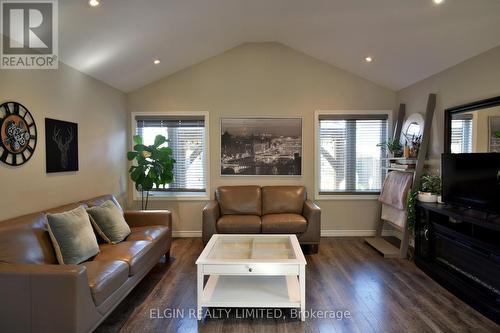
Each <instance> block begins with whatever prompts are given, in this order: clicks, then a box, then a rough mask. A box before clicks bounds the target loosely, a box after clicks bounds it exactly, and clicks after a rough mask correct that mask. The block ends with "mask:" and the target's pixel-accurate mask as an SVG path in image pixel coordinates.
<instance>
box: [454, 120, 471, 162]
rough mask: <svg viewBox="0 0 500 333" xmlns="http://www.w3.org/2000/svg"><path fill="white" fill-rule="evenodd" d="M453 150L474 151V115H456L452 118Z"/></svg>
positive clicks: (460, 151)
mask: <svg viewBox="0 0 500 333" xmlns="http://www.w3.org/2000/svg"><path fill="white" fill-rule="evenodd" d="M451 152H452V153H454V154H460V153H472V117H466V115H462V117H456V116H454V117H453V119H452V120H451Z"/></svg>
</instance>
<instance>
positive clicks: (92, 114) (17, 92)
mask: <svg viewBox="0 0 500 333" xmlns="http://www.w3.org/2000/svg"><path fill="white" fill-rule="evenodd" d="M6 101H16V102H19V103H21V104H23V105H24V106H25V107H26V108H27V109H28V110H29V111H30V112H31V114H32V115H33V117H34V118H35V122H36V125H37V130H38V141H37V146H36V150H35V153H34V155H33V157H32V158H31V159H30V160H29V161H28V162H27V163H26V164H24V165H22V166H18V167H9V166H7V165H6V164H4V163H0V184H1V185H0V186H1V189H2V196H1V200H0V221H1V220H4V219H7V218H10V217H14V216H18V215H21V214H26V213H30V212H34V211H38V210H41V209H45V208H49V207H54V206H57V205H61V204H64V203H69V202H71V201H76V200H80V199H85V198H89V197H92V196H96V195H99V194H104V193H114V194H117V195H119V196H120V195H123V194H124V193H125V191H126V186H127V184H126V177H127V174H126V162H125V151H126V145H125V142H126V128H127V127H126V126H127V117H126V111H125V109H126V105H125V95H124V94H123V93H121V92H119V91H118V90H116V89H114V88H111V87H109V86H107V85H105V84H103V83H101V82H99V81H97V80H95V79H92V78H90V77H89V76H87V75H84V74H82V73H80V72H78V71H76V70H74V69H72V68H70V67H68V66H66V65H64V64H60V65H59V69H58V70H0V104H1V103H3V102H6ZM46 117H48V118H55V119H60V120H66V121H71V122H75V123H78V147H79V164H80V171H77V172H65V173H54V174H47V173H46V172H45V118H46Z"/></svg>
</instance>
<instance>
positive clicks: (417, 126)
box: [401, 113, 424, 144]
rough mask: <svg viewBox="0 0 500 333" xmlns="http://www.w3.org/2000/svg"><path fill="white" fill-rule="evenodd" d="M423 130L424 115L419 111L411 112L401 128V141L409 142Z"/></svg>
mask: <svg viewBox="0 0 500 333" xmlns="http://www.w3.org/2000/svg"><path fill="white" fill-rule="evenodd" d="M423 131H424V117H423V116H422V115H421V114H420V113H413V114H411V115H409V116H408V118H406V120H405V123H404V124H403V128H402V129H401V143H402V144H404V143H405V142H408V143H409V142H411V141H412V139H416V138H418V137H420V136H421V135H422V133H423Z"/></svg>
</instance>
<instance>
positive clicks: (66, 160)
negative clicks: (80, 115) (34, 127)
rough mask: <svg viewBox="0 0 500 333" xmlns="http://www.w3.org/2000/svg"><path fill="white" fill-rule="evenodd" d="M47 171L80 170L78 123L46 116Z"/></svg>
mask: <svg viewBox="0 0 500 333" xmlns="http://www.w3.org/2000/svg"><path fill="white" fill-rule="evenodd" d="M45 153H46V168H47V173H52V172H65V171H78V124H75V123H71V122H68V121H62V120H55V119H50V118H45Z"/></svg>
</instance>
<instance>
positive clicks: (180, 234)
mask: <svg viewBox="0 0 500 333" xmlns="http://www.w3.org/2000/svg"><path fill="white" fill-rule="evenodd" d="M382 234H383V235H384V236H394V237H399V235H400V234H399V232H398V231H397V230H384V231H383V233H382ZM369 236H375V230H321V237H369ZM172 237H174V238H192V237H201V231H200V230H185V231H173V232H172Z"/></svg>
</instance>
